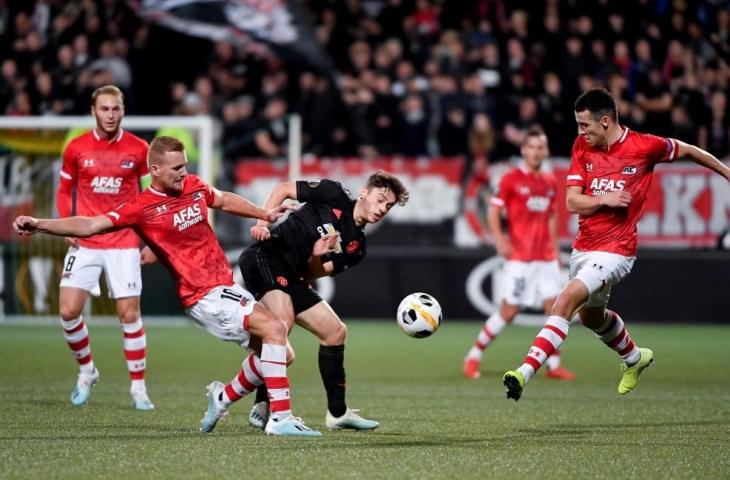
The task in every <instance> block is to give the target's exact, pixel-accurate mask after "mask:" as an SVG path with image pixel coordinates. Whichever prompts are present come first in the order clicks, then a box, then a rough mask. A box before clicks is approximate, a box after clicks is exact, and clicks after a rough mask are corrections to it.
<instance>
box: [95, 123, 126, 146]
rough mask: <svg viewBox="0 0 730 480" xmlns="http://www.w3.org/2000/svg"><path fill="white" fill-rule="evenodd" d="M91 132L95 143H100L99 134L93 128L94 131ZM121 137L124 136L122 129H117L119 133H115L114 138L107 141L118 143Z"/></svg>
mask: <svg viewBox="0 0 730 480" xmlns="http://www.w3.org/2000/svg"><path fill="white" fill-rule="evenodd" d="M91 132H92V133H93V134H94V138H95V139H96V140H97V141H99V142H101V141H102V140H103V139H102V138H101V135H99V133H98V132H97V131H96V127H94V129H93V130H92V131H91ZM123 136H124V130H123V129H122V128H119V131H118V132H117V135H116V136H115V137H114V138H112V139H111V140H109V143H112V142H119V141H121V140H122V137H123Z"/></svg>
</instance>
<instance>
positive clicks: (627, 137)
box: [503, 88, 730, 400]
mask: <svg viewBox="0 0 730 480" xmlns="http://www.w3.org/2000/svg"><path fill="white" fill-rule="evenodd" d="M575 119H576V122H577V124H578V133H579V136H578V138H577V139H576V140H575V144H574V146H573V155H572V164H571V167H570V170H569V172H568V178H567V199H566V204H567V207H568V210H569V211H571V212H573V213H577V214H579V220H578V235H577V237H576V239H575V243H574V244H573V254H572V256H571V259H570V280H569V282H568V284H567V285H566V286H565V287H564V288H563V290H562V291H561V292H560V295H558V298H557V300H556V301H555V304H554V305H553V307H552V309H551V315H550V316H549V317H548V320H547V322H546V323H545V326H544V327H543V329H542V330H541V331H540V333H539V334H538V335H537V337H536V338H535V341H534V342H533V343H532V346H531V347H530V350H529V351H528V353H527V356H526V357H525V360H524V363H523V364H522V365H521V366H520V367H519V368H518V369H517V370H513V371H509V372H507V373H505V374H504V377H503V380H504V385H505V386H506V387H507V398H513V399H515V400H519V398H520V396H521V395H522V391H523V389H524V387H525V384H526V383H527V382H528V381H529V380H530V378H531V377H532V375H534V374H535V372H536V371H537V369H539V368H540V366H541V365H542V364H543V363H544V362H545V360H546V359H547V358H548V357H549V356H550V355H551V354H552V353H553V352H555V351H556V350H557V349H559V348H560V346H561V345H562V344H563V342H564V341H565V338H566V336H567V335H568V329H569V327H570V319H571V318H572V317H573V315H574V314H575V313H576V312H578V313H579V315H580V319H581V321H582V322H583V324H584V325H585V326H586V327H588V328H590V329H591V330H592V331H593V332H595V333H596V335H597V336H598V337H599V338H600V339H601V340H602V341H603V342H604V343H605V344H606V345H607V346H608V347H609V348H611V349H613V350H614V351H616V353H618V355H619V356H620V357H621V359H622V360H623V376H622V378H621V381H620V383H619V386H618V392H619V393H620V394H622V395H625V394H627V393H629V392H630V391H632V390H633V389H634V388H636V385H637V384H638V382H639V375H640V374H641V372H642V371H643V370H644V369H645V368H646V367H648V366H649V365H650V364H651V363H652V362H653V360H654V353H653V352H652V351H651V350H649V349H648V348H639V347H638V346H637V345H636V343H635V342H634V340H633V339H632V338H631V336H630V335H629V332H628V330H627V328H626V326H625V324H624V322H623V320H622V319H621V317H620V316H619V315H618V314H617V313H616V312H613V311H611V310H607V309H606V306H607V304H608V298H609V294H610V291H611V286H613V285H614V284H616V283H618V282H619V281H621V280H622V279H623V278H624V277H626V275H628V274H629V272H630V271H631V267H632V266H633V264H634V260H635V259H636V243H637V232H636V224H637V222H638V221H639V219H640V218H641V213H642V211H643V210H644V203H645V201H646V195H647V193H648V191H649V186H650V185H651V178H652V172H653V170H654V166H655V165H656V164H658V163H661V162H672V161H674V160H676V159H677V158H679V157H685V156H686V157H688V158H689V159H690V160H692V161H693V162H694V163H696V164H698V165H701V166H703V167H706V168H709V169H711V170H713V171H715V172H717V173H718V174H720V175H722V176H723V177H725V178H726V179H727V180H728V181H730V168H728V167H727V166H725V165H724V164H722V163H721V162H720V161H719V160H718V159H717V158H715V157H714V156H713V155H711V154H709V153H708V152H706V151H704V150H702V149H700V148H698V147H696V146H693V145H688V144H686V143H683V142H680V141H678V140H674V139H670V138H661V137H657V136H654V135H649V134H642V133H637V132H632V131H630V130H629V129H628V128H626V127H623V126H621V125H620V124H619V123H618V109H617V107H616V102H615V100H614V98H613V97H612V96H611V94H610V93H609V92H608V91H606V90H604V89H602V88H597V89H593V90H589V91H587V92H585V93H583V94H582V95H581V96H580V97H578V99H577V100H576V102H575Z"/></svg>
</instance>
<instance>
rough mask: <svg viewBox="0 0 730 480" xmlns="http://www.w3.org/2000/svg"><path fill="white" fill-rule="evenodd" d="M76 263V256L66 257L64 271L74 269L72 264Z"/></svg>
mask: <svg viewBox="0 0 730 480" xmlns="http://www.w3.org/2000/svg"><path fill="white" fill-rule="evenodd" d="M75 261H76V256H75V255H71V256H70V257H68V261H67V262H66V268H64V271H66V272H70V271H71V269H72V268H73V267H74V262H75Z"/></svg>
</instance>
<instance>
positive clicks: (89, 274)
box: [60, 247, 104, 296]
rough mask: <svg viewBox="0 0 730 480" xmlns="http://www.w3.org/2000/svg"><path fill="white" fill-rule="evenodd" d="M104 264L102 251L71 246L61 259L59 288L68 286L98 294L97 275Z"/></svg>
mask: <svg viewBox="0 0 730 480" xmlns="http://www.w3.org/2000/svg"><path fill="white" fill-rule="evenodd" d="M103 266H104V259H103V257H102V251H101V250H97V249H93V248H85V247H71V248H69V249H68V252H67V253H66V257H65V258H64V259H63V272H62V273H61V283H60V286H61V289H63V288H66V287H69V288H75V289H81V290H85V291H87V292H89V293H91V294H92V295H94V296H97V295H99V276H100V275H101V270H102V268H103Z"/></svg>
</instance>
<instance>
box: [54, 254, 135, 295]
mask: <svg viewBox="0 0 730 480" xmlns="http://www.w3.org/2000/svg"><path fill="white" fill-rule="evenodd" d="M102 270H104V275H105V276H106V284H107V287H109V298H126V297H139V295H140V294H141V293H142V273H141V271H140V264H139V250H138V249H136V248H113V249H108V250H107V249H104V250H102V249H98V248H85V247H78V248H76V247H71V248H69V249H68V253H66V258H64V260H63V273H62V274H61V286H62V287H74V288H80V289H82V290H86V291H87V292H90V293H91V294H92V295H94V296H95V297H98V296H99V295H100V294H101V290H100V289H99V276H100V275H101V271H102Z"/></svg>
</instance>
